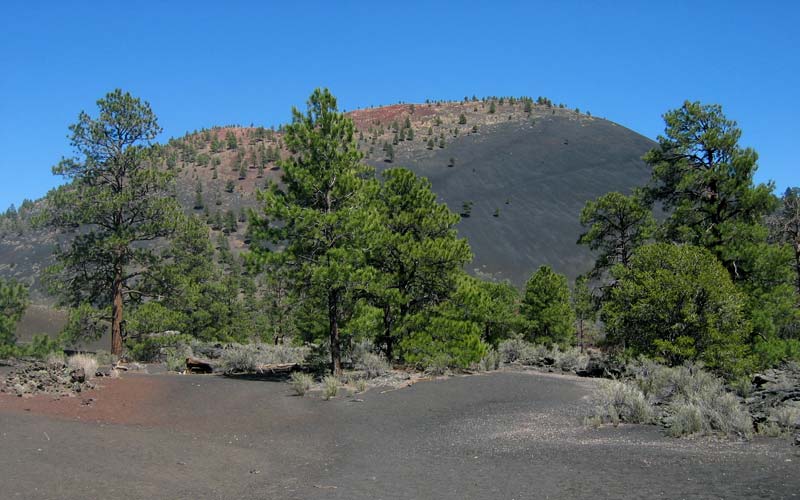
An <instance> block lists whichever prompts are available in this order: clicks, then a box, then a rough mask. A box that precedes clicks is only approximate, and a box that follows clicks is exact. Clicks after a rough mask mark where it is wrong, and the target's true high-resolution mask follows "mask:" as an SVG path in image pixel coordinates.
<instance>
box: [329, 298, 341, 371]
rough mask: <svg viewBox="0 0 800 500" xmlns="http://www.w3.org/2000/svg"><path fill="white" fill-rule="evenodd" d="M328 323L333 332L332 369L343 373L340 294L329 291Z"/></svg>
mask: <svg viewBox="0 0 800 500" xmlns="http://www.w3.org/2000/svg"><path fill="white" fill-rule="evenodd" d="M328 323H329V328H330V333H331V371H332V372H333V374H334V375H335V376H337V377H338V376H339V375H341V374H342V353H341V349H340V345H339V294H338V292H328Z"/></svg>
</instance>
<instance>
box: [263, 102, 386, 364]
mask: <svg viewBox="0 0 800 500" xmlns="http://www.w3.org/2000/svg"><path fill="white" fill-rule="evenodd" d="M285 141H286V145H287V147H288V149H289V150H290V151H292V152H293V155H292V156H290V157H288V158H287V159H286V160H284V161H282V162H281V167H282V169H283V172H284V175H283V183H282V186H278V185H277V184H274V183H273V184H271V187H270V188H269V189H268V190H267V191H266V192H263V193H262V194H261V195H260V198H261V203H262V207H263V218H256V219H254V220H253V221H252V222H251V224H252V225H253V226H254V233H256V234H255V235H254V239H256V240H265V241H271V242H273V243H276V244H278V243H279V244H281V245H282V249H281V250H280V251H269V250H266V249H262V248H259V247H251V249H252V251H253V256H254V257H253V259H254V260H255V262H261V263H270V264H273V265H283V266H286V267H287V269H289V270H290V272H291V275H292V282H293V286H294V287H295V289H296V290H297V291H298V293H303V294H305V295H306V296H307V297H308V303H309V304H311V303H315V304H320V305H322V306H323V307H324V310H325V312H326V319H327V321H326V326H325V327H324V331H325V334H326V336H327V337H328V339H329V341H330V349H331V368H332V371H333V372H334V373H335V374H336V375H339V374H340V373H341V345H340V330H341V327H342V325H343V323H344V322H345V320H346V318H348V317H349V316H350V314H351V313H352V311H353V309H354V307H355V305H356V303H357V294H358V292H359V291H360V290H363V289H364V288H366V285H367V284H368V283H369V282H371V281H372V280H373V279H374V273H373V271H372V270H371V268H370V266H366V265H365V263H364V260H365V254H364V248H365V247H366V241H368V240H369V228H370V227H374V224H375V222H374V215H373V211H372V210H370V209H369V208H368V207H369V205H370V203H368V201H367V200H368V199H369V195H368V193H366V192H365V191H366V190H367V189H366V188H367V187H368V186H369V185H370V183H371V182H373V183H374V181H369V178H370V177H371V176H372V169H371V168H369V167H367V166H365V165H364V164H362V163H361V159H362V154H361V153H360V152H359V150H358V144H357V141H356V140H355V126H354V125H353V121H352V119H350V118H349V117H347V116H346V115H344V114H342V113H340V112H339V111H338V110H337V108H336V99H335V98H334V97H333V96H332V95H331V94H330V92H329V91H328V90H320V89H317V90H315V91H314V93H313V94H312V95H311V97H310V98H309V101H308V109H307V111H306V112H305V113H301V112H300V111H298V110H297V109H293V110H292V123H291V124H290V125H287V126H286V133H285Z"/></svg>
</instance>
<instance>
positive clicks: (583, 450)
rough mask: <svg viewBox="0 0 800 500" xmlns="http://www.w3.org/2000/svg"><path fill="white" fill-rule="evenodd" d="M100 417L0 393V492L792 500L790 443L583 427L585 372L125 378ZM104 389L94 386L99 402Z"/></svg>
mask: <svg viewBox="0 0 800 500" xmlns="http://www.w3.org/2000/svg"><path fill="white" fill-rule="evenodd" d="M138 376H139V377H142V379H143V380H144V379H148V380H150V381H152V379H157V380H158V383H159V385H160V386H161V387H162V390H160V391H158V396H157V397H156V396H154V399H153V401H151V402H148V403H146V404H141V406H140V407H138V408H126V409H122V410H121V411H129V412H130V411H136V412H139V413H142V414H147V415H148V417H149V418H150V420H149V421H151V422H152V424H148V425H133V424H127V425H125V424H107V423H102V422H95V421H92V422H89V421H86V419H84V420H83V421H74V420H69V419H64V418H55V417H48V416H43V415H36V414H32V413H30V412H19V411H11V410H9V409H8V408H3V406H2V404H1V403H0V446H2V449H3V453H2V454H0V492H2V494H0V496H2V498H126V499H133V498H269V499H283V498H288V499H295V498H296V499H308V498H335V499H339V498H341V499H361V498H363V499H427V498H432V499H434V498H435V499H451V498H452V499H465V498H470V499H478V498H486V499H495V498H502V499H528V498H593V499H597V498H698V499H699V498H703V499H707V498H797V496H798V495H800V449H798V448H797V447H792V446H790V445H788V444H787V443H786V442H785V441H781V440H776V439H769V440H767V439H757V440H756V441H754V442H750V443H739V442H731V441H714V440H708V439H702V440H687V439H683V440H677V439H672V438H667V437H664V436H663V435H662V434H661V432H660V431H659V430H658V429H657V428H655V427H646V426H621V427H619V428H613V427H607V428H600V429H594V428H587V427H584V426H583V424H582V420H583V417H584V416H585V415H586V414H588V412H589V409H590V408H589V407H590V403H589V395H590V393H591V390H592V387H593V384H594V383H596V382H595V381H592V380H585V379H577V378H574V377H565V376H552V375H546V374H536V373H514V372H503V373H494V374H488V375H477V376H469V377H455V378H451V379H447V380H436V381H428V382H420V383H417V384H414V385H413V386H411V387H409V388H405V389H400V390H392V391H388V392H383V391H382V390H381V389H373V390H371V391H369V392H367V393H365V394H359V395H357V396H355V397H353V396H346V397H339V398H336V399H334V400H332V401H323V400H321V399H320V398H319V397H318V396H310V397H309V396H307V397H305V398H300V397H293V396H291V391H290V390H289V388H288V386H287V385H286V384H283V383H280V382H255V381H244V380H230V379H225V378H221V377H213V376H177V375H138ZM102 398H103V392H102V391H100V392H98V393H97V399H98V403H102Z"/></svg>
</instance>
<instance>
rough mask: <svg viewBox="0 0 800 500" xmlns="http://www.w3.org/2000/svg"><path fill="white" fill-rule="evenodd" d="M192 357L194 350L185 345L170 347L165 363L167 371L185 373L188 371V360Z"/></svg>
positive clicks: (167, 350)
mask: <svg viewBox="0 0 800 500" xmlns="http://www.w3.org/2000/svg"><path fill="white" fill-rule="evenodd" d="M191 356H192V350H191V349H190V348H189V347H188V346H185V345H182V346H178V347H169V348H167V349H166V357H165V362H166V365H167V370H169V371H172V372H179V373H180V372H183V371H184V370H186V358H188V357H191Z"/></svg>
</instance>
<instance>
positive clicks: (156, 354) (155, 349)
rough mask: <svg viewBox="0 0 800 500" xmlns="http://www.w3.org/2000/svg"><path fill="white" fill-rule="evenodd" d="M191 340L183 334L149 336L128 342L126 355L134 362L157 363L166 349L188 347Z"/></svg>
mask: <svg viewBox="0 0 800 500" xmlns="http://www.w3.org/2000/svg"><path fill="white" fill-rule="evenodd" d="M192 340H193V339H192V337H191V336H190V335H184V334H178V335H158V336H151V337H145V338H143V339H141V340H138V341H134V340H129V341H128V355H129V356H130V357H131V358H132V359H134V360H135V361H141V362H143V363H150V362H153V361H159V360H161V359H162V355H163V354H164V352H165V350H166V349H168V348H172V349H175V348H178V347H182V346H187V345H190V344H191V342H192Z"/></svg>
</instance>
